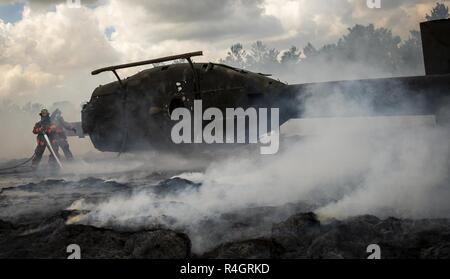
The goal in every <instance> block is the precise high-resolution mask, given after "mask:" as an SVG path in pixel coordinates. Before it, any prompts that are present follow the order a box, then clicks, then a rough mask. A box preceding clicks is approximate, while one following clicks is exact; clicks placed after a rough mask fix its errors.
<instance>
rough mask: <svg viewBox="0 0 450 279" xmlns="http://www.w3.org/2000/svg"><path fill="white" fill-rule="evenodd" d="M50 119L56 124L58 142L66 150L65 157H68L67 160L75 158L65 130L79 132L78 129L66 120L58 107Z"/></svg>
mask: <svg viewBox="0 0 450 279" xmlns="http://www.w3.org/2000/svg"><path fill="white" fill-rule="evenodd" d="M50 119H51V121H52V123H53V124H55V125H56V143H57V144H58V146H59V147H61V149H62V151H63V152H64V157H66V160H68V161H71V160H73V155H72V152H71V151H70V147H69V142H68V141H67V136H66V133H65V131H64V130H68V131H73V132H74V133H75V134H76V133H77V130H76V129H75V128H74V127H73V126H72V125H70V124H69V123H68V122H66V121H65V120H64V118H63V117H62V115H61V111H60V110H59V109H56V110H55V111H54V112H53V113H52V115H51V117H50Z"/></svg>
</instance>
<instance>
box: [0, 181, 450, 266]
mask: <svg viewBox="0 0 450 279" xmlns="http://www.w3.org/2000/svg"><path fill="white" fill-rule="evenodd" d="M152 177H158V179H155V180H154V181H155V183H153V184H152V185H151V187H150V186H148V187H145V191H150V192H152V193H153V194H154V195H155V196H156V197H164V198H167V197H170V196H171V195H174V194H177V195H179V194H180V193H183V191H185V190H186V189H188V190H190V191H197V190H198V189H200V188H201V184H199V183H194V182H192V181H189V180H186V179H181V178H167V175H164V174H158V175H156V174H153V176H152ZM164 177H165V178H164ZM161 178H162V179H161ZM157 181H159V182H157ZM131 184H133V183H131ZM150 184H151V183H150ZM136 187H141V188H142V187H144V186H142V185H141V186H136V183H135V184H133V185H130V184H127V183H119V182H115V181H112V180H103V179H100V178H83V179H80V180H72V181H68V180H63V179H54V180H42V181H41V182H37V183H35V182H32V183H26V184H23V185H19V186H17V187H6V188H3V189H2V192H1V193H0V258H67V256H68V253H67V252H66V248H67V246H68V245H70V244H77V245H79V246H80V247H81V254H82V257H83V258H149V259H161V258H170V259H175V258H251V259H258V258H263V259H267V258H287V259H291V258H296V259H297V258H313V259H323V258H326V259H328V258H332V259H335V258H336V259H341V258H345V259H352V258H357V259H363V258H367V256H368V253H367V252H366V250H367V246H368V245H370V244H377V245H379V246H380V248H381V257H382V258H420V259H434V258H441V259H442V258H444V259H447V258H450V220H448V219H424V220H408V219H396V218H386V219H379V218H377V217H375V216H368V215H367V216H358V217H353V218H348V219H345V220H333V219H328V220H320V219H319V218H318V216H316V214H314V213H313V212H314V209H315V208H316V206H314V205H310V204H307V203H305V202H298V203H289V204H286V205H282V206H273V207H271V206H267V207H249V208H245V209H240V210H231V211H229V212H224V213H221V214H218V215H211V216H207V217H203V218H201V219H200V220H199V221H198V222H197V223H196V224H195V226H187V225H185V224H184V225H180V224H177V222H176V220H171V217H170V216H162V217H164V218H160V219H156V221H155V220H153V221H152V222H148V223H146V225H145V226H125V225H123V224H121V225H115V224H114V222H112V223H111V222H110V223H106V224H102V225H101V226H99V225H98V224H97V225H96V223H95V222H89V218H88V219H87V220H88V221H86V219H85V221H84V222H74V221H73V220H77V219H76V218H77V217H79V216H89V213H90V212H89V210H87V211H78V210H73V209H70V206H71V205H72V204H73V203H74V202H75V201H77V200H80V199H84V200H87V201H89V202H92V203H98V202H101V201H102V200H107V199H108V198H111V197H113V196H115V195H117V194H120V195H122V196H123V195H125V196H126V195H132V193H133V192H135V191H136ZM141 190H142V189H141ZM74 218H75V219H74ZM167 220H169V221H167ZM200 238H201V239H200ZM199 241H202V242H204V243H207V244H208V245H204V246H203V247H204V249H200V250H199V249H193V243H198V242H199Z"/></svg>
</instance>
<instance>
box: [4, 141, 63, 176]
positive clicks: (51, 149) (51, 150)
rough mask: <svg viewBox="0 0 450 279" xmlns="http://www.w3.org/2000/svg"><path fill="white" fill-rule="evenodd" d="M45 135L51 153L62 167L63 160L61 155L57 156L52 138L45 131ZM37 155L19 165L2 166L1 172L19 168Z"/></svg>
mask: <svg viewBox="0 0 450 279" xmlns="http://www.w3.org/2000/svg"><path fill="white" fill-rule="evenodd" d="M43 136H44V139H45V144H46V145H47V148H48V150H49V151H50V153H51V154H52V155H53V157H54V158H55V160H56V163H57V164H58V166H59V167H60V168H61V169H62V168H63V166H62V164H61V161H60V160H59V157H58V156H57V154H56V152H55V150H54V149H53V147H52V144H51V142H50V139H49V138H48V136H47V134H45V133H44V134H43ZM35 156H36V155H35V154H33V156H31V157H30V158H28V159H27V160H26V161H24V162H22V163H20V164H17V165H15V166H11V167H7V168H1V169H0V172H4V171H8V170H13V169H17V168H19V167H21V166H24V165H25V164H27V163H28V162H30V161H31V160H33V159H34V157H35ZM0 174H1V173H0Z"/></svg>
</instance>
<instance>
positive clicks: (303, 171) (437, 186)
mask: <svg viewBox="0 0 450 279" xmlns="http://www.w3.org/2000/svg"><path fill="white" fill-rule="evenodd" d="M368 104H369V102H367V101H358V102H356V101H351V100H348V99H347V98H345V97H344V95H343V94H339V93H337V94H335V95H333V96H332V97H327V98H322V97H311V98H310V99H308V100H306V106H305V108H306V115H308V114H311V115H314V114H315V113H317V111H319V110H323V109H324V108H325V109H326V110H327V111H333V112H335V113H338V114H343V115H345V114H346V112H349V113H355V112H360V113H367V114H370V112H371V108H370V105H368ZM301 121H304V122H305V123H306V122H307V120H301ZM301 121H300V122H301ZM305 123H301V125H299V127H300V131H299V132H300V134H302V132H305V133H306V134H307V135H306V136H302V137H301V138H300V139H298V140H297V141H295V142H294V143H287V142H285V143H283V142H282V143H281V145H282V146H281V149H282V150H281V152H280V153H279V154H278V155H276V156H260V155H258V154H257V152H256V153H255V154H253V155H252V156H249V154H247V153H246V154H245V155H244V154H240V155H233V156H231V157H228V158H223V159H220V158H218V159H216V161H215V162H213V163H212V164H210V165H209V166H208V167H207V168H206V170H205V171H204V172H196V173H183V174H180V175H178V177H182V178H185V179H189V180H192V181H194V182H201V183H202V186H201V187H200V188H199V190H198V191H195V190H193V189H190V190H187V191H185V192H182V193H178V194H176V195H167V196H164V197H160V196H157V195H155V194H154V193H153V192H151V191H148V189H149V187H151V186H152V185H145V186H146V187H143V188H142V187H140V188H137V189H136V190H135V191H133V193H131V194H127V195H118V196H114V197H112V198H111V199H109V200H107V201H105V202H101V203H99V204H92V203H88V202H78V203H77V204H74V205H73V206H72V208H71V209H79V210H89V211H90V213H88V214H87V215H85V216H81V218H78V219H77V221H80V222H81V223H85V224H91V225H95V226H123V227H127V228H133V227H134V228H143V227H153V226H155V225H163V226H168V227H171V228H175V229H180V228H182V229H184V230H186V231H187V232H188V234H189V233H191V235H190V236H191V237H194V238H193V249H194V251H204V249H206V248H211V247H210V246H211V244H208V245H209V246H205V243H204V238H205V237H206V236H205V235H194V234H195V232H196V231H198V228H196V226H200V224H202V223H201V222H202V221H204V220H206V219H214V218H218V216H220V215H221V214H223V213H227V212H236V211H238V212H239V211H241V212H245V210H246V209H248V208H254V207H262V206H282V205H285V204H287V203H295V202H299V201H305V202H307V203H309V204H312V205H313V206H314V208H316V210H315V211H316V213H318V214H319V216H321V217H322V218H325V219H327V218H338V219H343V218H346V217H349V216H355V215H361V214H373V215H376V216H379V217H389V216H393V217H399V218H440V217H443V218H450V204H449V203H448V200H449V199H450V189H449V158H450V156H449V155H450V142H449V140H448V139H449V136H450V135H449V130H448V129H445V128H442V127H440V126H438V125H436V124H435V119H434V117H433V116H424V117H422V116H418V117H393V118H387V117H386V118H383V117H381V118H359V119H351V118H341V119H334V120H333V119H313V120H312V122H311V123H312V124H311V123H310V125H306V124H305ZM302 128H303V129H304V130H301V129H302ZM283 144H284V146H283ZM153 185H154V184H153ZM279 221H281V220H279Z"/></svg>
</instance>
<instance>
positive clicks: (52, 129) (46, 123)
mask: <svg viewBox="0 0 450 279" xmlns="http://www.w3.org/2000/svg"><path fill="white" fill-rule="evenodd" d="M39 115H40V116H41V121H39V122H37V123H36V124H35V125H34V128H33V134H35V135H37V146H36V149H35V151H34V157H33V161H32V167H33V168H34V169H36V168H37V167H38V165H39V163H40V162H41V160H42V155H43V154H44V152H45V149H46V148H47V144H46V142H45V138H44V134H47V136H48V138H49V140H50V143H51V145H52V147H53V150H54V151H55V153H56V156H58V158H59V154H58V144H57V143H56V125H55V124H53V123H52V122H51V120H50V114H49V113H48V110H46V109H42V110H41V112H40V113H39ZM48 162H49V164H50V165H52V166H55V165H56V159H55V157H54V156H53V154H51V152H50V156H49V158H48Z"/></svg>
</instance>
